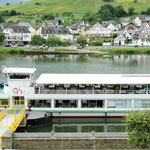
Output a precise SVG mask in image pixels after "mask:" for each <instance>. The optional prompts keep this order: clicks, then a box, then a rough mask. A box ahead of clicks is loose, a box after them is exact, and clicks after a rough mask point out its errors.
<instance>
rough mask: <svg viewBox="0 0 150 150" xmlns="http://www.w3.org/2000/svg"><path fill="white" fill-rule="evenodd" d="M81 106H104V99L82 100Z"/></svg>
mask: <svg viewBox="0 0 150 150" xmlns="http://www.w3.org/2000/svg"><path fill="white" fill-rule="evenodd" d="M81 107H82V108H103V107H104V101H103V100H82V101H81Z"/></svg>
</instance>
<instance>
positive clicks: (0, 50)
mask: <svg viewBox="0 0 150 150" xmlns="http://www.w3.org/2000/svg"><path fill="white" fill-rule="evenodd" d="M0 53H9V54H101V55H103V54H108V55H109V54H110V55H118V54H124V55H125V54H127V55H134V54H147V55H149V54H150V47H140V48H139V47H133V48H94V49H77V50H76V49H68V48H66V49H65V48H54V51H48V49H40V48H11V47H9V48H8V47H7V48H6V47H4V48H2V47H1V48H0Z"/></svg>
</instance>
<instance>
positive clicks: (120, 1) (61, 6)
mask: <svg viewBox="0 0 150 150" xmlns="http://www.w3.org/2000/svg"><path fill="white" fill-rule="evenodd" d="M133 1H134V0H114V2H103V0H32V1H30V2H27V3H23V4H18V5H8V6H1V7H0V10H4V9H7V10H11V9H15V10H16V11H18V12H24V13H28V14H31V13H32V14H34V13H38V14H46V13H50V12H53V13H63V12H72V13H75V14H84V13H86V12H97V10H99V9H100V6H101V5H103V4H112V5H114V6H117V5H123V7H124V8H125V9H128V7H129V6H133V7H135V10H136V12H140V11H141V10H145V9H147V8H148V7H149V6H150V0H137V3H134V2H133ZM35 3H40V5H36V4H35Z"/></svg>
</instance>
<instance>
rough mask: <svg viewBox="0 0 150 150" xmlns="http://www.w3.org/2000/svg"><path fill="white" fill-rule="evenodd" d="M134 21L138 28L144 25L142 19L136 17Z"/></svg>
mask: <svg viewBox="0 0 150 150" xmlns="http://www.w3.org/2000/svg"><path fill="white" fill-rule="evenodd" d="M132 21H133V22H134V23H135V24H136V25H137V26H138V27H140V26H141V25H142V17H139V16H136V17H134V18H132Z"/></svg>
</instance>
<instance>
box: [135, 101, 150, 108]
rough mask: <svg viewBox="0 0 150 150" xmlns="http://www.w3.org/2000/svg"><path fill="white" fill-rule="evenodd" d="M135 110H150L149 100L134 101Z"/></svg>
mask: <svg viewBox="0 0 150 150" xmlns="http://www.w3.org/2000/svg"><path fill="white" fill-rule="evenodd" d="M134 107H135V108H150V101H149V100H135V101H134Z"/></svg>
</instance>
